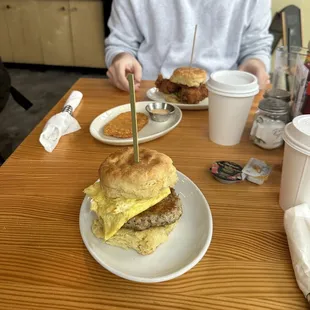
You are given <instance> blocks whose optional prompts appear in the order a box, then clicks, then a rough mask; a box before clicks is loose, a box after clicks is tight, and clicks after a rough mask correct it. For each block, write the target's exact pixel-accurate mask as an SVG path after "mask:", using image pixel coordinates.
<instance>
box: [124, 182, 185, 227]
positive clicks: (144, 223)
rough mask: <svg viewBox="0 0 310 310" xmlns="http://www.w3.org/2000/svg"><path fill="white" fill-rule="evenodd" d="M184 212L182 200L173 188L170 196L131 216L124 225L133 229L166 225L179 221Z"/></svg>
mask: <svg viewBox="0 0 310 310" xmlns="http://www.w3.org/2000/svg"><path fill="white" fill-rule="evenodd" d="M182 213H183V210H182V203H181V200H180V198H179V197H178V195H177V194H176V193H175V190H174V189H173V188H172V189H171V194H170V195H169V196H167V197H166V198H165V199H163V200H162V201H160V202H159V203H157V204H156V205H154V206H153V207H151V208H149V209H147V210H145V211H144V212H142V213H140V214H138V215H136V216H135V217H133V218H131V219H130V220H129V221H128V222H127V223H126V224H124V225H123V227H124V228H129V229H133V230H145V229H148V228H151V227H157V226H165V225H168V224H172V223H174V222H175V221H177V220H178V219H179V218H180V217H181V215H182Z"/></svg>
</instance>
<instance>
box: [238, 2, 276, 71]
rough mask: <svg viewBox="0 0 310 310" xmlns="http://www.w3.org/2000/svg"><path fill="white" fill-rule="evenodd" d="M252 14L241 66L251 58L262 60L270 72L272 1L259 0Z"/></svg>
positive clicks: (242, 47)
mask: <svg viewBox="0 0 310 310" xmlns="http://www.w3.org/2000/svg"><path fill="white" fill-rule="evenodd" d="M251 11H252V12H253V13H252V14H249V16H251V20H250V23H249V25H248V26H247V27H246V29H245V31H244V33H243V37H242V42H241V46H240V55H239V61H238V63H239V65H240V64H241V63H243V62H244V61H245V60H247V59H249V58H256V59H259V60H261V61H262V62H263V63H264V64H265V66H266V70H267V71H268V72H269V71H270V53H271V44H272V41H273V37H272V35H271V34H269V26H270V22H271V3H270V0H259V1H257V3H256V6H255V7H252V8H251Z"/></svg>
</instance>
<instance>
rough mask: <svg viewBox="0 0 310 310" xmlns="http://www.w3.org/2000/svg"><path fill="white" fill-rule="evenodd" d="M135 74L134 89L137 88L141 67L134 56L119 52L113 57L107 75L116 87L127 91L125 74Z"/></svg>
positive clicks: (140, 76) (127, 85)
mask: <svg viewBox="0 0 310 310" xmlns="http://www.w3.org/2000/svg"><path fill="white" fill-rule="evenodd" d="M129 73H133V74H134V76H135V89H136V90H138V89H139V87H140V82H141V78H142V67H141V65H140V63H139V62H138V61H137V59H136V58H135V57H133V56H132V55H131V54H128V53H120V54H118V55H117V56H116V57H115V58H114V59H113V62H112V64H111V66H110V68H109V70H108V72H107V76H108V77H109V79H110V80H111V82H112V84H114V85H115V86H116V87H117V88H119V89H122V90H125V91H129V83H128V80H127V75H128V74H129Z"/></svg>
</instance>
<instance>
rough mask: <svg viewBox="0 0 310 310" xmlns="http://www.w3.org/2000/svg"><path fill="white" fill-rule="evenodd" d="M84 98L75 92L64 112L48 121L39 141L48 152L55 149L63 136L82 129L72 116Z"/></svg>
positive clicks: (67, 102)
mask: <svg viewBox="0 0 310 310" xmlns="http://www.w3.org/2000/svg"><path fill="white" fill-rule="evenodd" d="M82 98H83V94H82V93H81V92H79V91H77V90H75V91H73V92H72V93H71V95H70V96H69V98H68V100H67V101H66V103H65V105H64V108H63V112H60V113H58V114H56V115H54V116H52V117H51V118H50V119H49V120H48V121H47V123H46V125H45V126H44V128H43V131H42V133H41V135H40V139H39V140H40V143H41V144H42V145H43V147H44V149H45V150H46V151H47V152H52V151H53V150H54V149H55V147H56V146H57V144H58V142H59V140H60V138H61V137H62V136H64V135H67V134H69V133H72V132H75V131H78V130H80V129H81V126H80V124H79V123H78V121H77V120H76V119H75V118H74V117H73V116H72V115H71V114H72V113H73V112H74V110H75V109H76V108H77V107H78V105H79V104H80V102H81V100H82ZM65 111H66V112H65Z"/></svg>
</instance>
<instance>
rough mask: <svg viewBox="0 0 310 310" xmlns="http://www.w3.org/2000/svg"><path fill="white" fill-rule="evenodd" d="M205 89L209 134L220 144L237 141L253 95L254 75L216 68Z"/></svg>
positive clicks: (232, 143)
mask: <svg viewBox="0 0 310 310" xmlns="http://www.w3.org/2000/svg"><path fill="white" fill-rule="evenodd" d="M207 86H208V89H209V137H210V140H211V141H213V142H215V143H217V144H220V145H227V146H229V145H235V144H238V143H239V142H240V139H241V136H242V133H243V130H244V127H245V124H246V121H247V118H248V115H249V112H250V109H251V106H252V103H253V99H254V96H255V95H256V94H258V92H259V86H258V83H257V78H256V77H255V76H254V75H252V74H250V73H247V72H242V71H226V70H225V71H218V72H214V73H212V74H211V76H210V79H209V80H208V82H207Z"/></svg>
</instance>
